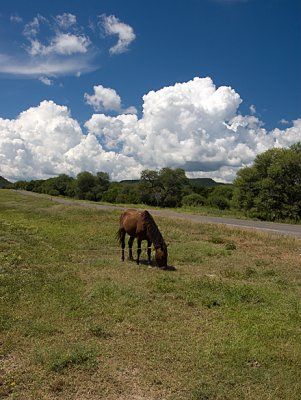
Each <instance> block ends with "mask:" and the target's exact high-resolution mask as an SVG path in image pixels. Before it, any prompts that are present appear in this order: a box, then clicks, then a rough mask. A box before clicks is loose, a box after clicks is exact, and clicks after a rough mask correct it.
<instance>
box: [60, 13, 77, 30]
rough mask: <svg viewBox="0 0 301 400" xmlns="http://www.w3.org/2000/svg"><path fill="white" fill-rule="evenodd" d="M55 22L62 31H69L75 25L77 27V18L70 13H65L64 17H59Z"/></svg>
mask: <svg viewBox="0 0 301 400" xmlns="http://www.w3.org/2000/svg"><path fill="white" fill-rule="evenodd" d="M55 20H56V22H57V24H58V26H59V27H60V28H62V29H68V28H70V27H71V26H73V25H76V16H75V15H73V14H70V13H64V14H62V15H57V16H56V17H55Z"/></svg>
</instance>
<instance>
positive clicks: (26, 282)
mask: <svg viewBox="0 0 301 400" xmlns="http://www.w3.org/2000/svg"><path fill="white" fill-rule="evenodd" d="M118 217H119V213H118V212H102V211H96V210H90V209H83V208H82V207H75V206H66V205H60V204H56V203H54V202H51V201H48V200H43V199H38V198H31V197H25V196H24V197H23V196H22V195H20V194H16V193H11V192H9V191H6V190H2V191H1V192H0V224H1V228H0V236H1V237H0V284H1V286H0V302H1V303H0V307H1V308H0V347H1V350H0V398H11V399H22V400H23V399H28V400H31V399H39V400H42V399H58V398H59V399H66V400H70V399H74V400H75V399H76V400H81V399H83V400H90V399H91V400H94V399H95V400H96V399H97V400H98V399H108V400H111V399H112V400H115V399H121V400H123V399H131V400H153V399H156V400H157V399H168V400H170V399H174V400H179V399H183V400H184V399H185V400H186V399H190V400H197V399H198V400H204V399H223V400H224V399H231V400H234V399H273V400H274V399H297V398H299V397H298V396H299V395H300V390H301V368H300V366H301V348H300V343H301V308H300V295H301V292H300V287H301V286H300V285H301V269H300V241H297V240H295V239H292V238H283V237H277V236H269V235H267V234H259V233H252V232H245V231H238V230H234V229H231V228H226V227H220V226H213V225H202V224H193V223H187V222H186V223H184V222H183V221H176V220H174V221H171V220H167V219H163V218H157V219H156V220H157V222H158V225H159V227H160V229H161V231H162V233H163V235H164V237H165V238H166V240H167V241H168V242H169V243H170V247H169V252H170V263H171V264H172V265H173V266H175V267H176V271H173V272H172V271H160V270H158V269H156V268H148V267H146V266H144V265H142V266H140V267H137V266H136V265H135V264H134V263H130V262H125V263H122V262H121V261H120V251H119V249H118V248H117V244H116V241H115V233H116V230H117V227H118ZM143 257H144V258H145V253H143Z"/></svg>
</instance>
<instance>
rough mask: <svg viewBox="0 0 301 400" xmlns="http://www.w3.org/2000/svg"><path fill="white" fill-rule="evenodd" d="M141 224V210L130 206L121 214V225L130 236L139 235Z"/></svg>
mask: <svg viewBox="0 0 301 400" xmlns="http://www.w3.org/2000/svg"><path fill="white" fill-rule="evenodd" d="M140 225H141V211H139V210H136V209H134V208H133V209H132V208H129V209H127V210H125V211H124V212H123V213H122V214H121V216H120V227H121V228H123V229H124V230H125V232H126V233H128V234H129V235H130V236H134V237H135V236H137V230H138V228H139V227H140Z"/></svg>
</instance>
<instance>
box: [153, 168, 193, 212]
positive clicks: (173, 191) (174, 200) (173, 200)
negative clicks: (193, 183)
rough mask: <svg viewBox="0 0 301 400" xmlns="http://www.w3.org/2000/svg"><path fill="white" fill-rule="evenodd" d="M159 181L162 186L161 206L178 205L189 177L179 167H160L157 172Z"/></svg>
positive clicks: (187, 184)
mask: <svg viewBox="0 0 301 400" xmlns="http://www.w3.org/2000/svg"><path fill="white" fill-rule="evenodd" d="M159 182H160V184H161V187H162V195H163V204H162V205H163V206H164V207H179V206H181V200H182V197H183V190H184V188H185V187H187V186H189V179H188V178H187V177H186V175H185V171H184V170H183V169H181V168H177V169H171V168H162V169H161V170H160V172H159Z"/></svg>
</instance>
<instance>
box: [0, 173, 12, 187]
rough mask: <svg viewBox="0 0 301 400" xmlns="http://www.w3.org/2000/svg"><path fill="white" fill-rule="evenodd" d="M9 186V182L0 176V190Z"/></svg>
mask: <svg viewBox="0 0 301 400" xmlns="http://www.w3.org/2000/svg"><path fill="white" fill-rule="evenodd" d="M10 185H11V182H9V181H8V180H7V179H5V178H3V177H2V176H0V188H5V187H8V186H10Z"/></svg>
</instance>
